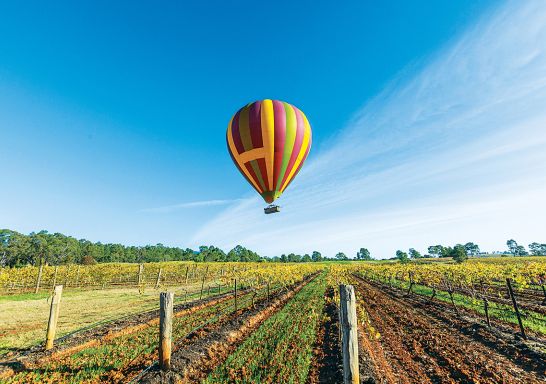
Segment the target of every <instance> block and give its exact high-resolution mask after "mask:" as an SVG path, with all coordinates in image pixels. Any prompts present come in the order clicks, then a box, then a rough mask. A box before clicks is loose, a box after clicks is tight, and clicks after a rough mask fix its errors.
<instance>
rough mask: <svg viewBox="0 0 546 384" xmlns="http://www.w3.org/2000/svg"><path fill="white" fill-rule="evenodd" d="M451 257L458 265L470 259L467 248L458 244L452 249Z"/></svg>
mask: <svg viewBox="0 0 546 384" xmlns="http://www.w3.org/2000/svg"><path fill="white" fill-rule="evenodd" d="M449 253H450V255H451V257H452V258H453V260H455V261H456V262H457V263H462V262H464V261H466V260H467V259H468V254H467V253H466V248H465V246H464V245H462V244H457V245H455V246H454V247H453V248H451V249H450V252H449Z"/></svg>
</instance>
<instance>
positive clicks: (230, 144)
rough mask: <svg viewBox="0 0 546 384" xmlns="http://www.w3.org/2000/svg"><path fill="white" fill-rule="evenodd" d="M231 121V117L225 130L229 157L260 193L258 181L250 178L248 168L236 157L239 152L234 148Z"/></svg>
mask: <svg viewBox="0 0 546 384" xmlns="http://www.w3.org/2000/svg"><path fill="white" fill-rule="evenodd" d="M232 122H233V119H231V120H230V122H229V124H228V130H227V134H226V136H227V141H228V147H229V153H230V154H231V158H232V159H233V160H234V162H235V163H236V165H237V167H238V168H239V170H240V171H241V172H242V173H243V175H244V176H245V178H246V179H247V180H248V182H249V183H250V184H252V186H253V187H254V189H256V191H258V193H261V192H260V188H259V187H258V183H256V181H254V180H253V179H252V176H251V175H250V172H248V170H247V169H246V167H245V165H244V163H242V162H241V161H240V159H239V158H238V157H239V154H238V152H237V148H235V143H234V141H233V132H232V130H231V124H232Z"/></svg>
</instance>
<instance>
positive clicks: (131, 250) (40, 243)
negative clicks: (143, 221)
mask: <svg viewBox="0 0 546 384" xmlns="http://www.w3.org/2000/svg"><path fill="white" fill-rule="evenodd" d="M368 253H369V252H368ZM175 260H178V261H196V262H201V261H209V262H210V261H218V262H237V261H241V262H245V261H254V262H262V261H270V262H284V263H288V262H290V263H298V262H320V261H327V260H331V259H328V258H326V257H323V256H322V254H321V253H320V252H318V251H314V252H313V253H312V254H311V255H309V254H305V255H303V256H302V255H297V254H294V253H290V254H288V255H285V254H283V255H281V256H274V257H270V258H268V257H262V256H260V255H259V254H258V253H256V252H254V251H252V250H250V249H247V248H245V247H243V246H241V245H237V246H236V247H234V248H233V249H232V250H230V251H229V252H227V253H226V252H224V251H223V250H222V249H220V248H218V247H216V246H214V245H210V246H205V245H203V246H200V247H199V249H197V250H193V249H190V248H186V249H182V248H178V247H168V246H165V245H163V244H156V245H146V246H125V245H122V244H110V243H107V244H103V243H101V242H95V243H94V242H91V241H89V240H85V239H76V238H74V237H71V236H66V235H63V234H61V233H49V232H47V231H40V232H31V233H30V234H28V235H25V234H22V233H19V232H16V231H12V230H9V229H0V267H19V266H25V265H62V264H95V263H110V262H122V263H124V262H125V263H147V262H158V261H175Z"/></svg>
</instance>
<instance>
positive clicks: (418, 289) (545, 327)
mask: <svg viewBox="0 0 546 384" xmlns="http://www.w3.org/2000/svg"><path fill="white" fill-rule="evenodd" d="M393 286H395V287H397V288H400V289H404V290H406V291H407V290H408V288H409V283H406V282H403V283H402V282H399V281H395V282H394V283H393ZM432 291H433V290H432V288H429V287H426V286H423V285H419V284H414V285H413V288H412V292H413V293H416V294H418V295H422V296H429V297H430V296H432ZM435 298H436V299H437V300H440V301H443V302H446V303H450V304H451V298H450V297H449V293H448V292H446V291H442V290H439V289H436V296H435ZM516 298H517V295H516ZM453 301H454V302H455V305H456V306H457V307H462V308H465V309H469V310H471V311H474V312H476V313H478V314H480V315H481V316H483V317H485V309H484V305H483V301H482V300H481V299H474V298H472V297H471V296H467V295H463V294H460V293H453ZM520 314H521V317H522V322H523V326H524V327H525V329H530V330H532V331H534V332H537V333H542V334H546V316H544V315H543V314H540V313H537V312H534V311H529V310H522V309H521V308H520ZM489 317H491V318H495V319H498V320H501V321H504V322H506V323H510V324H514V325H518V318H517V316H516V313H515V312H514V308H513V307H512V306H511V305H504V304H500V303H496V302H493V301H491V300H490V301H489Z"/></svg>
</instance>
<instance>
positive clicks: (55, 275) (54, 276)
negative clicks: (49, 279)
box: [53, 266, 59, 289]
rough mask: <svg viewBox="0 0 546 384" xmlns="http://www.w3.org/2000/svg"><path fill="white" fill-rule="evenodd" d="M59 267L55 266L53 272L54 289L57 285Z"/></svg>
mask: <svg viewBox="0 0 546 384" xmlns="http://www.w3.org/2000/svg"><path fill="white" fill-rule="evenodd" d="M58 269H59V267H58V266H55V273H54V274H53V289H55V285H57V270H58Z"/></svg>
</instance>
